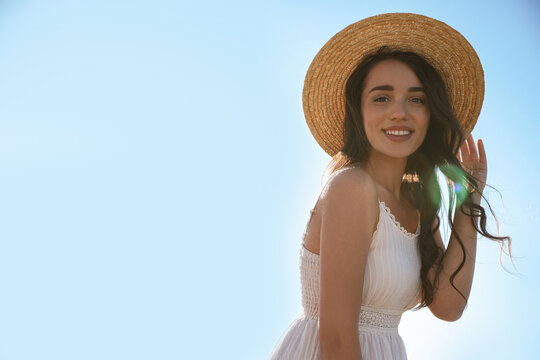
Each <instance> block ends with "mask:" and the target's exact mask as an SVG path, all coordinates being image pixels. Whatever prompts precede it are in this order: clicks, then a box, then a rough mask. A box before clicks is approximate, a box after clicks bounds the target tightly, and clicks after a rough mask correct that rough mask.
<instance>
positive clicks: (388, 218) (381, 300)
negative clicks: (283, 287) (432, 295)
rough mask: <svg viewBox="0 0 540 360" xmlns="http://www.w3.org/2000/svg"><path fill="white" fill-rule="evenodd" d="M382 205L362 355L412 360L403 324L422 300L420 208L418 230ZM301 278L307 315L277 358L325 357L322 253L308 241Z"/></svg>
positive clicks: (368, 275) (366, 295)
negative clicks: (321, 318)
mask: <svg viewBox="0 0 540 360" xmlns="http://www.w3.org/2000/svg"><path fill="white" fill-rule="evenodd" d="M379 208H380V211H379V221H378V223H377V229H376V230H375V232H374V233H373V240H372V244H371V247H370V250H369V254H368V259H367V263H366V269H365V273H364V287H363V293H362V305H361V311H360V318H359V325H358V330H359V337H360V347H361V351H362V359H363V360H390V359H391V360H406V359H407V352H406V350H405V344H404V343H403V339H402V338H401V336H400V334H399V332H398V325H399V322H400V320H401V314H402V313H403V312H405V311H407V310H410V309H412V308H413V307H414V306H416V305H417V304H418V303H419V302H420V300H421V291H422V288H421V281H420V267H421V259H420V253H419V250H418V247H417V238H418V235H419V234H420V213H419V212H418V227H417V229H416V232H415V233H414V234H412V233H409V232H408V231H407V230H406V229H405V228H404V227H403V226H401V224H399V222H397V220H396V218H395V216H394V215H393V214H392V213H391V212H390V209H389V208H388V206H386V204H385V203H384V202H383V201H381V200H379ZM311 211H312V212H313V210H311ZM308 224H309V223H308ZM306 231H307V226H306ZM306 231H305V232H304V236H303V237H305V236H306ZM300 279H301V286H302V306H303V309H304V311H303V314H302V315H300V316H299V317H298V318H296V319H295V320H294V321H293V322H292V324H291V325H290V326H289V328H288V329H287V330H286V331H285V333H284V334H283V335H282V336H281V339H280V340H279V341H278V343H277V345H276V347H275V348H274V350H273V352H272V355H271V357H270V359H271V360H312V359H313V360H314V359H320V357H321V355H320V348H319V337H318V332H319V328H318V327H319V324H318V313H319V255H318V254H314V253H312V252H310V251H308V250H307V249H306V248H305V247H304V246H303V245H302V246H301V248H300Z"/></svg>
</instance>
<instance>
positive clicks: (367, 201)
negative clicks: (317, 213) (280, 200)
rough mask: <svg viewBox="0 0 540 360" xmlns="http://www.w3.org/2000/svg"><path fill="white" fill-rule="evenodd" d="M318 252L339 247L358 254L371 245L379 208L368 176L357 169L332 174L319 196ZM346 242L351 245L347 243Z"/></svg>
mask: <svg viewBox="0 0 540 360" xmlns="http://www.w3.org/2000/svg"><path fill="white" fill-rule="evenodd" d="M321 199H322V204H321V207H322V209H321V213H322V221H321V232H322V233H324V235H326V236H321V249H322V248H326V249H329V248H332V247H335V246H340V247H341V248H347V247H348V248H349V250H353V249H356V250H357V251H360V250H361V248H365V245H366V244H358V241H359V239H366V242H367V243H368V244H371V240H372V236H371V235H372V234H373V232H374V230H375V228H376V225H377V221H378V215H379V211H378V209H379V206H378V201H377V187H376V185H375V183H374V181H373V179H372V178H371V176H369V174H367V173H366V172H365V171H364V170H362V169H360V168H346V169H342V170H339V171H338V172H336V173H334V174H332V176H331V177H330V179H329V180H328V182H327V184H326V187H325V189H324V191H323V193H322V196H321ZM347 239H350V241H351V243H348V244H346V243H343V242H347Z"/></svg>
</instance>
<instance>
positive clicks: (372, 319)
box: [358, 309, 401, 333]
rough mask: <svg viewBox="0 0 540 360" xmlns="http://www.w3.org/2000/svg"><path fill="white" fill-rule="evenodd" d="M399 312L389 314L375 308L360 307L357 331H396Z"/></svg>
mask: <svg viewBox="0 0 540 360" xmlns="http://www.w3.org/2000/svg"><path fill="white" fill-rule="evenodd" d="M400 321H401V314H389V313H383V312H380V311H375V310H367V309H362V310H361V311H360V318H359V322H358V330H359V331H380V332H386V333H397V332H398V326H399V322H400Z"/></svg>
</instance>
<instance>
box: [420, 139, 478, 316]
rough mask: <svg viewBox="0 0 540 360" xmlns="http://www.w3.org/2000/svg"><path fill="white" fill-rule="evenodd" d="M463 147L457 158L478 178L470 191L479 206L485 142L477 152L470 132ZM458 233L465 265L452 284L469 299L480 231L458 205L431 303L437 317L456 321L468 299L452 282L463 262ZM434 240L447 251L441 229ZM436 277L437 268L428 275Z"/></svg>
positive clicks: (467, 210) (472, 199)
mask: <svg viewBox="0 0 540 360" xmlns="http://www.w3.org/2000/svg"><path fill="white" fill-rule="evenodd" d="M460 150H461V155H460V156H458V159H459V160H460V162H461V165H462V166H463V167H464V168H465V169H467V170H468V171H470V172H471V174H472V175H474V177H475V178H477V179H478V191H475V192H473V193H472V194H471V201H472V202H473V203H474V204H476V205H479V204H480V200H481V198H482V192H483V190H484V186H485V184H486V178H487V157H486V152H485V149H484V144H483V141H482V140H479V141H478V150H479V151H477V149H476V146H475V143H474V139H473V137H472V135H471V134H469V136H468V137H467V141H466V142H464V143H463V145H462V146H461V149H460ZM458 155H459V154H458ZM464 208H465V211H466V212H467V213H470V212H473V211H476V210H474V209H471V208H469V207H467V206H464ZM474 220H475V221H476V225H478V219H474ZM456 233H457V234H458V235H459V237H460V239H461V241H462V242H463V246H464V247H465V254H466V258H465V263H464V264H463V267H462V268H461V270H460V271H459V272H458V273H457V274H456V277H455V278H454V280H453V283H454V285H455V287H456V288H458V289H459V291H461V293H462V294H463V296H465V298H466V299H469V295H470V293H471V287H472V281H473V276H474V266H475V261H476V244H477V231H476V229H475V228H474V226H473V224H472V221H471V218H470V217H469V216H467V215H465V214H463V213H462V212H461V209H460V208H459V206H457V207H456V211H455V213H454V230H453V231H452V234H451V236H450V240H449V242H448V249H446V253H445V255H444V258H443V261H442V265H443V269H442V271H441V274H440V280H439V281H440V282H439V287H438V288H437V289H435V292H434V296H433V303H432V304H431V305H430V306H429V309H430V310H431V312H432V313H433V314H434V315H435V316H437V317H438V318H440V319H443V320H447V321H456V320H457V319H459V318H460V317H461V315H462V314H463V311H464V310H465V305H466V301H465V299H464V298H463V297H462V296H461V295H460V294H459V293H458V292H457V291H456V289H454V287H453V286H452V284H450V276H452V274H453V273H454V272H455V271H456V270H457V269H458V268H459V266H460V264H461V262H462V261H463V251H462V249H461V246H460V244H459V242H458V240H457V239H456ZM435 241H436V242H437V244H438V245H439V247H441V248H442V250H443V251H444V245H443V243H442V239H441V235H440V233H439V231H438V230H437V232H436V234H435ZM439 259H440V257H439ZM434 276H435V275H434V270H433V269H431V270H430V271H429V273H428V277H429V278H430V281H431V282H432V283H433V278H434Z"/></svg>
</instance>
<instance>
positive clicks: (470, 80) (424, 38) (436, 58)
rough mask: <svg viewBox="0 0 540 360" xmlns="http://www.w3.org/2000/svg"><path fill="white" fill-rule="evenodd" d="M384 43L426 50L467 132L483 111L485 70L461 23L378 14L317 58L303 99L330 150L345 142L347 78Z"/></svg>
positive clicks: (318, 134) (310, 120) (312, 123)
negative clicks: (457, 26) (460, 28)
mask: <svg viewBox="0 0 540 360" xmlns="http://www.w3.org/2000/svg"><path fill="white" fill-rule="evenodd" d="M381 46H387V47H388V48H389V49H392V50H402V51H411V52H414V53H416V54H418V55H420V56H422V57H423V58H424V59H425V60H426V61H427V62H428V63H429V64H430V65H431V66H433V67H434V68H435V69H436V70H437V71H438V73H439V74H440V75H441V77H442V79H443V81H444V83H445V87H446V91H447V93H448V96H449V99H450V104H451V105H452V108H453V110H454V114H455V115H456V117H457V118H458V120H459V122H460V123H461V126H462V128H463V130H464V132H465V134H469V133H470V132H471V131H472V129H473V128H474V125H475V124H476V121H477V119H478V115H479V114H480V109H481V108H482V101H483V99H484V71H483V70H482V64H481V63H480V59H479V58H478V55H477V54H476V52H475V51H474V49H473V47H472V46H471V44H469V42H468V41H467V40H466V39H465V38H464V37H463V35H461V34H460V33H459V32H457V31H456V30H455V29H453V28H451V27H450V26H448V25H446V24H445V23H443V22H441V21H439V20H435V19H433V18H430V17H427V16H423V15H418V14H410V13H390V14H382V15H376V16H372V17H369V18H366V19H363V20H360V21H358V22H355V23H354V24H351V25H349V26H347V27H346V28H344V29H343V30H341V31H340V32H338V33H337V34H336V35H334V36H333V37H332V38H331V39H330V40H328V42H327V43H326V44H324V46H323V47H322V48H321V49H320V50H319V52H318V53H317V55H315V58H314V59H313V61H312V62H311V65H310V66H309V69H308V71H307V74H306V78H305V81H304V90H303V94H302V102H303V109H304V114H305V117H306V122H307V125H308V126H309V129H310V130H311V133H312V134H313V136H314V137H315V139H316V140H317V142H318V143H319V145H320V146H321V147H322V148H323V149H324V151H326V152H327V153H328V154H329V155H330V156H333V155H334V154H336V153H337V152H338V151H339V150H340V149H341V147H342V145H343V122H344V118H345V84H346V82H347V79H348V78H349V76H350V74H351V73H352V72H353V70H354V69H355V68H356V65H358V63H359V62H360V61H362V59H363V58H364V56H366V55H368V54H371V53H373V52H374V51H376V50H377V49H378V48H379V47H381Z"/></svg>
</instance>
